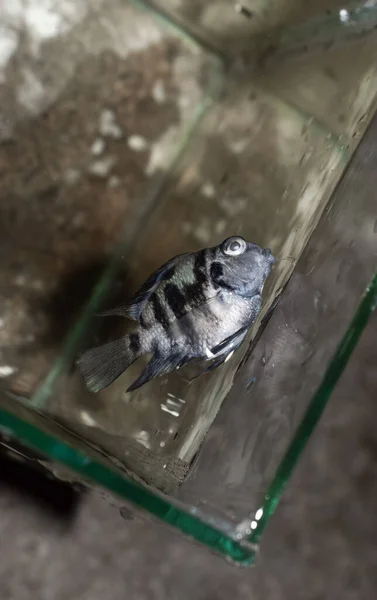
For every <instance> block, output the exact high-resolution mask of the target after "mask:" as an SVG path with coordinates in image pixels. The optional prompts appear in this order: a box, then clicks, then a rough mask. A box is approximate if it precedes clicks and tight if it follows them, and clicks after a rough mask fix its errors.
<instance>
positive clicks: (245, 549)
mask: <svg viewBox="0 0 377 600" xmlns="http://www.w3.org/2000/svg"><path fill="white" fill-rule="evenodd" d="M0 430H1V431H3V432H4V434H6V435H7V436H9V437H11V438H12V437H14V438H16V439H17V440H18V441H19V442H21V443H22V444H24V445H25V446H27V447H29V448H31V449H33V450H35V451H39V452H40V453H41V454H43V455H44V456H46V457H47V458H49V459H51V460H52V461H55V462H57V463H60V464H62V465H64V466H65V467H68V468H69V469H70V470H71V471H73V473H75V474H78V475H80V476H81V477H83V478H84V480H86V481H88V482H92V483H93V484H94V485H99V486H100V487H103V488H104V489H106V490H107V491H110V492H112V493H113V494H114V495H115V496H117V497H120V498H121V499H124V500H126V501H127V502H130V503H131V504H134V505H135V506H137V507H138V508H141V509H143V510H145V511H147V512H149V513H150V514H152V515H154V516H155V517H157V518H158V519H160V520H161V521H163V522H164V523H166V524H167V525H171V526H173V527H175V528H176V529H179V530H180V531H181V532H182V533H184V534H186V535H188V536H190V537H192V538H194V539H195V540H197V541H198V542H201V543H202V544H204V545H205V546H207V547H208V548H209V549H211V550H213V551H215V552H217V553H218V554H221V555H223V556H224V557H225V558H227V559H229V560H230V561H232V562H233V563H236V564H238V565H244V566H249V565H252V564H253V563H254V560H255V550H256V548H254V546H253V545H251V544H249V543H245V542H244V541H242V540H240V541H235V540H234V539H232V538H231V537H229V536H227V535H225V534H224V533H223V532H221V531H220V530H218V529H216V528H215V527H214V526H212V525H210V524H208V523H205V522H204V521H203V520H201V519H200V518H198V517H196V516H195V515H193V514H190V513H188V512H185V510H183V509H181V508H179V507H177V506H174V505H173V504H171V503H170V502H169V501H168V500H167V499H166V498H163V497H159V496H158V495H157V494H154V493H153V491H151V490H149V489H148V488H144V487H142V486H141V485H139V484H138V483H136V482H133V481H132V480H130V479H128V478H127V477H126V476H125V475H120V474H118V473H116V472H115V471H113V470H111V469H110V468H108V467H106V466H105V465H103V464H101V463H100V462H98V461H95V460H93V459H91V458H90V457H89V456H88V455H86V454H85V453H84V452H82V451H79V450H76V449H75V448H73V447H72V446H70V445H69V444H67V443H66V442H63V441H61V440H58V439H56V438H55V437H54V436H52V435H50V434H49V433H46V432H45V431H42V430H41V429H39V428H38V427H36V426H35V425H33V424H31V423H28V422H27V421H26V420H24V419H21V418H20V417H18V416H16V415H14V414H12V413H11V412H10V411H9V410H6V409H4V408H3V407H0Z"/></svg>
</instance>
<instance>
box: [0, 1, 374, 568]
mask: <svg viewBox="0 0 377 600" xmlns="http://www.w3.org/2000/svg"><path fill="white" fill-rule="evenodd" d="M0 26H1V28H2V30H3V32H4V33H3V46H4V50H3V55H2V56H0V68H1V72H0V75H1V82H0V86H1V88H0V89H1V92H0V93H1V97H2V102H1V106H2V109H1V113H0V169H1V179H2V186H1V199H0V213H1V216H0V231H1V244H0V248H1V251H2V261H1V268H0V359H1V363H0V432H1V435H2V443H3V444H6V445H7V446H9V447H12V445H13V446H14V445H15V444H19V443H22V444H23V445H25V447H27V448H28V449H29V451H30V452H31V453H32V454H31V455H32V456H33V457H34V458H33V460H35V461H36V462H37V463H38V464H40V465H43V466H45V467H46V468H47V469H49V470H51V471H53V473H54V474H55V475H56V476H57V477H61V478H63V479H68V480H69V481H77V480H78V481H82V482H85V483H86V484H88V485H91V486H95V487H98V488H100V489H104V490H105V492H109V493H111V494H113V495H114V496H115V497H116V498H118V504H119V506H120V507H121V512H122V513H123V514H124V515H126V514H128V509H127V510H126V508H125V506H126V505H127V504H129V505H130V507H131V509H132V510H136V509H137V508H138V509H144V513H143V514H144V515H146V514H147V513H148V512H149V513H151V514H153V515H155V516H157V517H159V518H160V519H162V520H163V521H164V522H166V523H168V524H170V525H173V526H175V527H177V528H178V529H180V530H181V531H183V532H184V533H186V534H189V535H191V536H192V537H194V538H196V539H197V540H199V541H201V542H203V543H205V544H207V545H208V546H209V547H210V548H212V549H214V550H216V551H218V552H220V553H222V554H223V555H225V556H226V557H227V558H229V559H231V560H233V561H234V562H236V563H242V564H250V563H252V562H253V560H254V557H255V552H256V550H257V547H258V543H259V539H260V535H261V533H262V530H263V528H264V526H265V524H266V523H267V521H268V517H269V516H270V515H271V514H272V512H273V510H274V509H275V507H276V504H277V502H278V499H279V497H280V495H281V493H282V490H283V488H284V485H285V484H286V483H287V481H288V479H289V476H290V474H291V471H292V469H293V467H294V465H295V464H296V462H297V460H298V459H299V456H300V453H301V451H302V449H303V447H304V445H305V443H306V441H307V440H308V438H309V436H310V434H311V432H312V431H313V429H314V426H315V424H316V422H317V420H318V418H319V416H320V415H321V412H322V410H323V408H324V406H325V404H326V402H327V401H328V399H329V397H330V396H331V393H332V391H333V389H334V387H335V385H336V383H337V381H338V379H339V377H340V376H341V374H342V371H343V369H344V368H345V366H346V363H347V360H348V358H349V357H350V355H351V353H352V351H353V348H354V346H355V344H356V343H357V340H358V338H359V336H360V335H361V333H362V331H363V329H364V327H365V326H366V324H367V322H368V319H369V316H370V314H371V313H372V311H373V310H374V308H375V305H376V301H377V282H376V280H375V279H373V276H374V274H375V271H376V264H377V262H376V258H377V243H376V236H377V225H376V223H377V221H376V208H375V199H374V197H373V190H374V189H375V186H376V184H377V181H375V179H376V174H375V169H374V165H375V160H376V155H377V150H376V149H375V147H374V146H375V142H374V140H375V137H376V133H377V122H376V121H375V120H373V115H374V112H375V102H376V91H377V67H376V65H377V62H376V57H377V33H376V31H377V30H376V26H377V5H375V3H374V2H370V1H369V2H356V3H353V4H352V5H350V6H346V7H344V5H343V3H340V2H338V1H333V2H330V1H329V0H328V1H325V0H323V1H322V2H319V1H318V0H316V2H306V3H298V2H294V1H293V0H279V1H278V2H274V3H271V2H267V3H266V2H259V1H257V2H245V3H238V2H231V1H226V0H207V1H206V2H202V1H198V2H197V1H195V2H194V1H193V0H190V1H189V0H187V1H186V0H166V1H164V0H160V1H159V2H156V3H153V5H152V4H149V3H147V2H140V1H134V2H127V1H125V0H96V1H95V2H89V1H86V0H82V1H81V2H79V3H77V2H74V1H73V0H72V1H71V2H70V1H67V2H64V3H63V4H61V5H60V6H59V4H58V3H57V4H56V6H55V5H54V3H50V2H40V1H39V2H38V3H37V2H34V1H33V0H28V2H26V8H25V7H24V6H22V7H21V3H20V6H18V3H17V2H16V3H15V2H12V1H11V0H7V1H6V2H4V3H3V6H2V8H1V11H0ZM367 129H368V130H367ZM359 144H360V145H359ZM234 234H239V235H242V236H243V237H245V238H246V239H248V240H250V241H253V242H256V243H257V244H259V245H260V246H262V247H264V248H266V247H268V248H271V250H272V252H273V254H274V256H275V257H276V263H275V265H274V267H273V270H272V272H271V274H270V276H269V278H268V280H267V284H266V286H265V290H264V295H263V306H262V311H261V313H260V315H259V317H258V319H257V321H256V322H255V323H254V325H253V327H252V329H251V331H250V332H249V334H248V336H247V338H246V340H245V342H244V343H243V344H242V346H241V348H240V349H239V350H238V351H237V352H236V353H235V354H234V356H233V357H232V358H231V360H229V361H228V362H227V363H226V364H224V365H223V366H222V367H220V368H219V369H217V370H215V371H213V372H212V373H208V374H205V375H202V376H200V377H198V378H195V379H193V375H194V374H195V368H194V367H191V366H187V367H183V368H182V369H179V370H178V371H175V372H174V373H172V374H169V375H166V376H162V377H160V378H158V379H155V380H152V381H151V382H149V383H148V384H147V385H145V386H143V387H141V388H140V389H138V390H136V391H134V392H131V393H127V392H126V390H127V388H128V386H129V385H130V384H131V383H132V382H133V381H134V379H135V378H136V377H137V375H138V374H139V372H140V370H141V368H142V366H143V361H144V358H141V359H140V360H139V361H137V362H136V363H135V364H133V365H132V366H131V367H130V368H129V369H128V370H127V371H126V372H125V373H124V374H123V375H122V376H121V377H120V378H119V379H118V380H116V381H115V382H114V383H113V384H112V385H111V386H110V387H108V388H106V389H104V390H102V391H101V392H99V393H97V394H93V393H90V392H89V391H88V390H87V389H86V387H85V385H84V383H83V381H82V379H81V377H80V375H79V373H78V372H77V369H76V366H75V361H76V359H77V357H78V356H79V354H80V353H81V352H82V351H83V350H84V349H86V348H89V347H92V346H95V345H98V344H100V343H102V342H105V341H107V340H111V339H115V338H116V337H119V336H121V335H122V334H124V333H125V332H127V331H128V329H129V328H130V327H131V326H132V323H131V322H130V321H128V320H127V319H124V318H120V317H106V318H101V317H99V316H98V313H99V312H101V311H102V310H103V309H107V308H113V307H115V306H117V305H119V304H120V303H125V302H127V301H128V300H129V299H130V298H131V296H132V295H133V294H134V293H135V292H136V291H137V289H138V288H139V287H140V285H141V284H142V283H143V282H144V281H145V279H146V278H147V277H148V276H149V275H150V273H152V272H153V271H155V270H156V269H157V268H158V267H160V266H161V265H162V264H163V263H164V262H166V261H167V260H168V259H170V258H172V257H173V256H175V255H177V254H180V253H183V252H188V251H196V250H198V249H199V248H203V247H209V246H213V245H217V244H219V243H220V242H221V241H222V240H223V239H224V238H226V237H228V236H230V235H234ZM35 453H37V454H35Z"/></svg>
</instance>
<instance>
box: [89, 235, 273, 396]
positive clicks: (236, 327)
mask: <svg viewBox="0 0 377 600" xmlns="http://www.w3.org/2000/svg"><path fill="white" fill-rule="evenodd" d="M274 261H275V259H274V257H273V256H272V253H271V251H270V250H269V249H266V250H263V249H262V248H260V247H259V246H258V245H257V244H254V243H252V242H247V241H246V240H244V239H243V238H242V237H240V236H232V237H231V238H227V239H226V240H224V242H222V244H220V245H219V246H215V247H213V248H205V249H201V250H198V251H197V252H192V253H186V254H181V255H179V256H176V257H174V258H173V259H171V260H169V261H168V262H167V263H165V264H164V265H162V266H161V267H160V268H159V269H157V271H155V272H154V273H153V274H152V275H151V276H150V277H148V279H147V280H146V282H145V283H144V284H143V285H142V286H141V288H140V289H139V290H138V292H136V294H135V295H134V296H133V298H132V299H131V301H130V303H129V304H127V305H121V306H118V307H117V308H115V309H112V310H110V311H107V312H106V313H103V315H104V316H106V315H119V316H123V317H127V318H129V319H132V320H133V321H135V329H134V331H133V332H131V333H130V334H127V335H125V336H123V337H122V338H121V339H119V340H114V341H113V342H108V343H107V344H105V345H103V346H99V347H97V348H91V349H89V350H87V351H86V352H84V354H82V355H81V357H80V358H79V359H78V361H77V364H78V367H79V370H80V371H81V374H82V376H83V377H84V380H85V382H86V385H87V387H88V389H89V390H91V391H93V392H98V391H100V390H101V389H103V388H105V387H107V386H108V385H110V384H111V383H112V382H113V381H114V380H115V379H117V377H119V376H120V375H121V374H122V373H123V371H125V370H126V369H127V368H128V367H129V366H130V365H131V364H132V363H133V362H134V361H135V360H137V359H138V358H139V357H140V356H142V355H143V354H151V355H152V356H151V359H150V361H149V363H148V364H147V366H146V367H145V368H144V370H143V371H142V373H141V375H140V376H139V378H138V379H137V380H136V381H135V382H134V383H133V384H132V385H131V386H130V387H129V388H128V390H127V391H132V390H134V389H137V388H139V387H140V386H142V385H144V384H145V383H147V382H148V381H149V380H151V379H153V378H155V377H159V376H160V375H163V374H166V373H169V372H171V371H173V370H174V369H177V368H181V367H182V366H184V365H185V364H187V363H188V362H191V361H194V360H199V359H204V360H211V361H212V362H211V365H210V366H209V367H208V368H206V369H205V371H204V372H208V371H211V370H213V369H215V368H218V367H219V366H220V365H221V364H223V363H224V362H225V361H226V360H227V359H228V358H230V356H231V355H232V354H233V352H234V351H235V350H236V349H237V348H238V347H239V346H240V344H241V343H242V341H243V340H244V338H245V337H246V334H247V331H248V329H249V328H250V327H251V325H252V324H253V322H254V321H255V319H256V317H257V315H258V313H259V311H260V308H261V302H262V291H263V287H264V283H265V281H266V279H267V277H268V275H269V273H270V270H271V267H272V264H273V263H274Z"/></svg>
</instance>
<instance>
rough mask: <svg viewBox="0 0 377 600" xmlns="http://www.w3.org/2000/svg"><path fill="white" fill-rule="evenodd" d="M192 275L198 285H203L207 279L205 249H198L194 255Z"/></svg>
mask: <svg viewBox="0 0 377 600" xmlns="http://www.w3.org/2000/svg"><path fill="white" fill-rule="evenodd" d="M194 276H195V279H196V282H197V283H198V284H199V285H203V284H205V283H206V281H207V276H206V250H199V252H197V253H196V256H195V262H194Z"/></svg>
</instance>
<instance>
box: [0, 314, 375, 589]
mask: <svg viewBox="0 0 377 600" xmlns="http://www.w3.org/2000/svg"><path fill="white" fill-rule="evenodd" d="M376 325H377V321H376V317H374V319H373V320H372V321H371V322H370V325H369V326H368V329H367V331H366V332H365V333H364V334H363V336H362V339H361V342H360V344H359V346H358V348H357V350H356V352H355V354H354V356H353V358H352V361H351V363H350V364H349V366H348V368H347V369H346V371H345V373H344V375H343V377H342V379H341V382H340V384H339V385H338V387H337V391H336V393H335V395H334V397H333V398H332V400H331V402H330V404H329V406H328V407H327V409H326V411H325V414H324V416H323V418H322V420H321V422H320V424H319V426H318V429H317V431H316V432H315V434H314V436H313V438H312V439H311V440H310V443H309V446H308V448H307V450H306V452H305V454H304V457H303V458H302V460H301V462H300V464H299V466H298V468H297V470H296V472H295V474H294V476H293V479H292V481H291V482H290V483H289V486H288V489H287V491H286V494H285V496H284V499H283V501H282V502H281V504H280V505H279V507H278V510H277V513H276V515H275V516H274V518H273V519H272V521H271V523H270V524H269V526H268V529H267V531H266V534H265V537H264V539H263V541H262V544H261V549H260V556H259V559H258V562H257V565H256V566H255V567H254V568H252V569H239V568H237V567H234V566H231V565H228V564H227V563H226V562H225V561H223V560H222V559H220V558H218V557H217V556H214V555H211V554H210V553H208V552H207V551H206V550H205V549H204V548H202V547H200V546H198V545H196V544H194V543H193V542H191V541H188V540H186V539H182V538H181V537H180V536H179V535H178V534H176V533H175V532H171V531H168V530H167V529H165V528H164V527H162V526H159V525H156V524H153V523H151V522H141V521H139V520H133V521H132V520H127V521H126V520H124V519H122V518H121V517H120V515H119V513H118V510H117V509H116V508H114V507H113V506H111V505H110V504H108V503H107V502H106V501H105V500H103V499H102V498H101V497H100V496H99V495H98V494H95V493H88V494H87V495H83V496H82V497H81V498H80V499H79V501H78V502H77V504H75V498H74V497H72V494H71V493H70V492H69V491H67V490H66V489H65V488H62V487H60V486H58V487H56V488H55V487H53V488H51V487H50V486H48V485H47V484H46V483H45V482H44V480H43V479H41V480H40V479H39V478H38V477H37V475H35V474H33V473H31V474H27V473H26V472H25V471H23V470H20V472H18V471H16V470H15V467H14V466H13V467H10V466H9V465H8V467H7V468H6V466H5V465H4V463H1V471H0V475H1V485H0V556H1V561H0V597H1V598H2V600H29V599H30V597H33V598H36V599H37V598H38V599H40V600H66V599H67V598H74V599H75V600H89V599H90V600H97V599H98V600H99V599H103V598H106V599H108V600H118V599H119V600H120V599H124V598H129V599H130V600H131V599H132V600H162V599H165V598H179V599H180V600H186V599H187V600H188V599H190V600H191V599H192V598H195V600H227V599H228V598H229V597H232V598H234V600H246V599H247V600H296V599H298V600H301V599H305V600H324V599H331V600H338V599H339V600H356V599H357V600H372V599H373V598H375V590H376V586H377V569H376V566H377V546H376V535H377V516H376V510H375V506H376V499H377V478H376V456H377V445H376V425H377V421H376V419H377V411H376V409H375V390H376V388H377V375H376V372H375V369H374V366H373V365H375V362H376V361H375V359H376V348H375V331H376ZM373 390H374V393H373Z"/></svg>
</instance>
